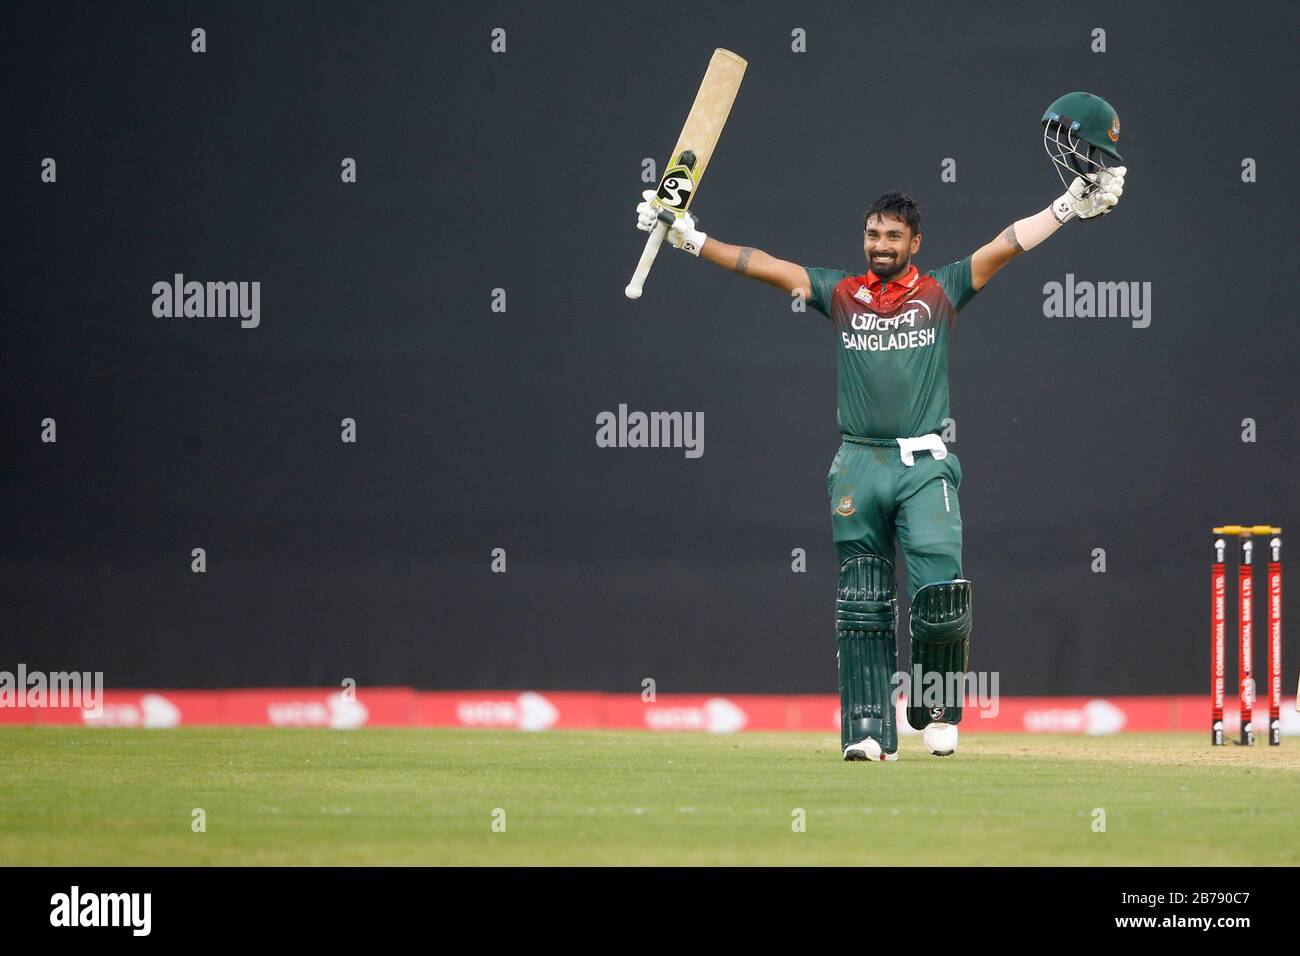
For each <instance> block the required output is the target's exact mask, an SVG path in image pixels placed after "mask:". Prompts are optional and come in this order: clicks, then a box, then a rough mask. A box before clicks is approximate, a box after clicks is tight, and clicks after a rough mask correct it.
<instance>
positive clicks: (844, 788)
mask: <svg viewBox="0 0 1300 956" xmlns="http://www.w3.org/2000/svg"><path fill="white" fill-rule="evenodd" d="M1204 737H1205V735H1204V734H1177V735H1176V734H1161V735H1137V734H1126V735H1122V736H1114V737H1073V736H1069V737H1067V736H1046V735H1033V736H1029V735H1023V734H986V735H983V736H979V737H973V736H972V737H967V738H965V739H963V741H962V749H961V751H960V752H959V753H958V755H957V756H955V757H948V758H942V759H940V758H936V757H931V756H929V755H928V754H926V753H925V752H924V749H923V748H922V745H921V743H920V740H919V739H918V738H916V737H907V738H904V740H903V747H902V757H901V759H900V760H899V761H898V762H896V763H889V764H867V763H844V762H843V761H842V760H840V759H839V754H838V747H837V744H838V741H837V740H836V738H835V737H833V736H831V735H825V734H765V733H745V734H738V735H734V736H708V735H703V734H685V733H679V734H671V733H634V732H611V731H602V732H586V733H575V732H567V733H566V732H554V731H553V732H549V733H543V734H525V733H519V732H507V733H498V732H491V731H458V730H379V729H370V730H359V731H351V732H347V731H318V730H274V729H262V728H258V729H224V728H223V729H215V728H214V729H201V728H191V729H183V730H171V731H168V730H147V731H146V730H117V729H113V730H106V729H98V730H88V729H82V728H53V727H18V728H15V727H10V728H4V729H0V767H2V768H3V775H2V777H0V864H60V865H86V864H120V865H127V864H130V865H142V864H143V865H150V864H164V865H167V864H218V865H236V864H356V863H360V864H548V863H553V864H613V865H621V864H718V863H720V864H742V865H743V864H850V865H862V864H870V863H885V864H925V865H943V864H949V865H951V864H1082V865H1094V864H1099V865H1146V864H1172V865H1179V864H1201V865H1220V864H1223V865H1226V864H1236V865H1252V864H1281V865H1289V866H1294V865H1296V864H1300V801H1298V800H1297V799H1296V794H1297V792H1300V741H1296V740H1288V741H1285V742H1284V744H1283V746H1282V747H1280V748H1279V747H1273V748H1270V747H1267V746H1263V745H1257V746H1256V747H1255V748H1254V749H1253V750H1246V749H1244V748H1237V747H1224V748H1222V749H1219V750H1215V749H1212V748H1211V747H1210V746H1209V745H1208V744H1207V743H1206V741H1205V739H1204ZM196 807H201V808H203V809H204V810H205V811H206V814H207V832H205V833H193V832H191V811H192V810H193V809H194V808H196ZM497 808H501V809H504V810H505V812H506V817H505V822H506V830H505V832H500V833H494V832H493V831H492V821H493V812H494V810H496V809H497ZM796 808H802V809H803V811H804V812H805V815H806V823H807V829H806V832H803V833H795V832H792V829H791V823H792V820H793V819H794V818H793V817H792V811H794V810H795V809H796ZM1094 808H1101V809H1104V810H1105V813H1106V818H1105V823H1106V832H1104V833H1096V832H1093V810H1094Z"/></svg>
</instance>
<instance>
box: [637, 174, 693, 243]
mask: <svg viewBox="0 0 1300 956" xmlns="http://www.w3.org/2000/svg"><path fill="white" fill-rule="evenodd" d="M641 197H642V199H643V200H644V202H642V203H641V205H639V206H637V207H636V227H637V228H638V229H640V230H641V231H642V232H653V231H654V228H655V226H656V225H658V223H659V212H660V210H661V209H662V207H661V206H658V205H656V204H655V202H654V198H655V192H654V190H653V189H647V190H646V191H645V192H643V193H642V194H641ZM664 238H665V239H667V240H668V242H669V244H670V245H672V247H673V248H674V249H685V250H686V251H687V252H689V253H690V254H691V255H693V256H698V255H699V254H700V247H701V246H703V245H704V240H705V239H707V238H708V235H707V234H705V233H703V232H700V231H699V230H698V229H696V228H695V217H694V216H692V215H691V214H690V213H688V212H686V213H682V214H681V215H680V216H678V217H677V221H676V222H674V223H673V224H672V226H671V227H669V229H668V233H667V235H665V236H664Z"/></svg>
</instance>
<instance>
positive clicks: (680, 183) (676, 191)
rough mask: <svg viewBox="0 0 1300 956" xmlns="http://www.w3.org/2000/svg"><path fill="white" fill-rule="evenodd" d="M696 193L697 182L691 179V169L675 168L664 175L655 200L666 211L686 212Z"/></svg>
mask: <svg viewBox="0 0 1300 956" xmlns="http://www.w3.org/2000/svg"><path fill="white" fill-rule="evenodd" d="M694 192H695V180H694V179H692V178H691V171H690V168H689V167H687V166H674V167H672V168H671V169H669V170H668V172H666V173H664V178H663V180H662V181H661V182H660V183H659V189H658V190H657V191H656V193H655V199H657V200H658V201H659V204H660V205H661V206H663V207H664V208H665V209H671V210H673V211H674V212H685V211H686V207H687V206H689V205H690V204H691V195H692V194H693V193H694Z"/></svg>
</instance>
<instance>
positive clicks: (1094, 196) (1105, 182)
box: [1052, 166, 1128, 223]
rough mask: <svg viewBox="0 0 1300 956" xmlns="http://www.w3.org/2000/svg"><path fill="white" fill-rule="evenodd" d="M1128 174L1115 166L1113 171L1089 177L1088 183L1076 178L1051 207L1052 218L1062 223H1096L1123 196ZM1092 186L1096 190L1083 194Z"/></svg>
mask: <svg viewBox="0 0 1300 956" xmlns="http://www.w3.org/2000/svg"><path fill="white" fill-rule="evenodd" d="M1127 173H1128V167H1127V166H1116V167H1115V168H1114V169H1103V170H1101V171H1099V172H1095V173H1089V174H1088V176H1087V178H1086V179H1085V177H1083V176H1076V177H1074V182H1072V183H1070V188H1069V190H1068V191H1067V192H1065V193H1063V194H1062V195H1061V196H1060V198H1059V199H1057V200H1056V201H1055V202H1054V203H1052V214H1053V215H1055V216H1056V218H1057V219H1058V220H1059V221H1060V222H1062V223H1066V222H1069V221H1070V220H1071V219H1073V218H1074V217H1075V216H1078V217H1079V218H1080V219H1094V218H1096V217H1097V216H1104V215H1106V213H1108V212H1110V211H1111V210H1112V209H1114V208H1115V205H1116V204H1117V203H1118V202H1119V199H1120V197H1121V196H1122V195H1124V177H1125V175H1127ZM1093 183H1096V184H1097V187H1096V188H1095V189H1093V190H1092V192H1090V193H1087V195H1084V191H1085V190H1086V189H1087V188H1088V187H1089V186H1090V185H1092V184H1093Z"/></svg>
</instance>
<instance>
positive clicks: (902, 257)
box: [867, 253, 912, 279]
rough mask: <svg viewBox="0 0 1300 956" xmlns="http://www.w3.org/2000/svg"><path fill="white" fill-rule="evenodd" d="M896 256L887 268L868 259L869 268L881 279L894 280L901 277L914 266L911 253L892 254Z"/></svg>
mask: <svg viewBox="0 0 1300 956" xmlns="http://www.w3.org/2000/svg"><path fill="white" fill-rule="evenodd" d="M891 255H893V256H895V258H894V259H893V261H892V262H890V263H889V264H888V265H887V266H886V265H882V264H880V263H877V262H876V260H875V259H871V258H868V259H867V268H868V269H870V270H871V271H872V272H874V273H875V274H876V275H877V276H878V277H880V278H881V279H892V278H894V277H895V276H900V275H902V274H903V273H904V272H906V271H907V267H908V266H910V265H911V264H912V256H911V254H910V253H891Z"/></svg>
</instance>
